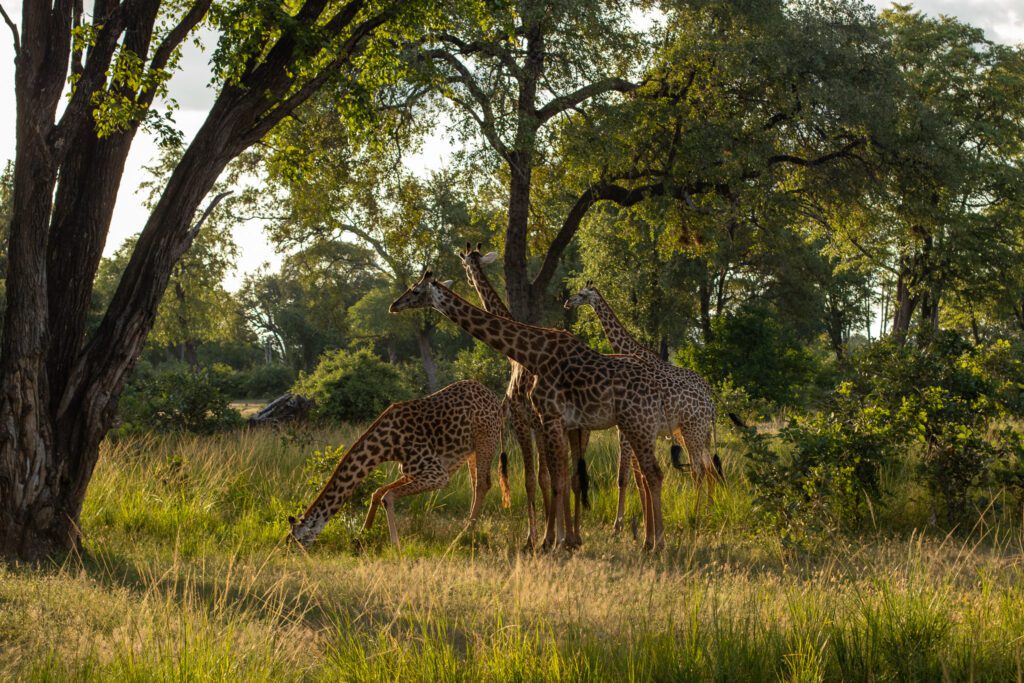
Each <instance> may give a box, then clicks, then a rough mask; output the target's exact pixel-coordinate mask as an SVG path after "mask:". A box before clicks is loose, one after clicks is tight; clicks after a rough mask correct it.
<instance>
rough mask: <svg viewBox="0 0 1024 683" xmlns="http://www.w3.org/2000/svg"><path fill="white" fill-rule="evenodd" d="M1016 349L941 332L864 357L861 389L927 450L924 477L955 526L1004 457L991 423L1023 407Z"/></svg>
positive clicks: (901, 433) (900, 433) (911, 441)
mask: <svg viewBox="0 0 1024 683" xmlns="http://www.w3.org/2000/svg"><path fill="white" fill-rule="evenodd" d="M1008 351H1009V347H1008V346H1006V345H1005V344H996V345H994V346H993V347H991V348H984V347H981V348H975V347H972V346H971V345H970V344H968V343H967V342H966V340H964V339H963V338H962V337H960V336H959V335H957V334H956V333H954V332H941V333H938V334H936V335H934V336H933V337H932V338H931V339H930V340H929V341H928V343H927V344H924V345H921V346H918V345H906V346H899V345H895V344H878V345H875V346H874V347H872V348H871V349H869V350H868V351H866V352H865V353H864V354H863V357H862V358H860V359H858V366H857V370H858V373H857V379H856V380H855V383H856V385H857V387H858V388H857V391H859V392H860V393H861V395H862V396H863V400H864V401H866V402H870V403H871V404H873V405H875V406H878V407H879V408H880V409H882V410H886V411H888V412H889V414H890V415H891V420H892V424H893V427H894V430H893V433H894V435H895V437H894V438H895V439H897V440H900V441H902V443H903V444H905V445H906V446H912V445H916V446H917V447H918V448H920V449H921V458H922V466H921V468H922V474H923V476H924V480H925V481H926V482H927V483H928V485H929V487H930V488H931V490H932V491H933V492H934V493H935V494H936V495H937V496H938V497H939V499H940V500H941V501H942V503H943V506H944V509H945V516H946V519H947V521H948V522H949V523H951V524H952V523H956V522H958V521H960V520H961V519H962V518H963V516H964V514H965V512H966V509H967V503H968V496H969V493H970V490H971V487H972V486H973V485H974V484H976V483H978V482H979V480H980V478H981V477H982V476H983V475H984V474H985V473H986V471H987V470H988V469H989V468H990V467H991V465H992V464H993V463H994V462H995V460H996V458H997V457H998V455H999V453H998V451H997V448H996V445H995V444H994V443H993V441H992V440H991V439H990V438H989V435H988V431H989V427H990V425H991V424H992V422H993V420H995V419H997V418H1000V417H1004V416H1007V415H1011V414H1013V411H1015V410H1019V404H1018V403H1017V400H1018V399H1019V388H1018V389H1016V390H1014V389H1013V387H1014V385H1015V384H1016V385H1019V383H1020V375H1019V374H1018V373H1019V368H1020V365H1019V363H1020V359H1019V358H1018V359H1016V361H1014V360H1013V359H1012V357H1010V356H1009V355H1008ZM1004 372H1009V373H1010V374H1008V375H1004V374H1003V373H1004Z"/></svg>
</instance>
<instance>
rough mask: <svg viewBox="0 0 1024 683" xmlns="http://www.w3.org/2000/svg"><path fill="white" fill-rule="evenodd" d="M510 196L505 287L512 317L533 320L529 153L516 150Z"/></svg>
mask: <svg viewBox="0 0 1024 683" xmlns="http://www.w3.org/2000/svg"><path fill="white" fill-rule="evenodd" d="M511 157H512V158H511V161H510V168H509V171H510V172H511V182H510V185H509V198H508V225H507V227H506V228H505V291H506V294H507V295H508V308H509V311H510V312H511V313H512V317H513V318H515V319H516V320H521V321H524V322H534V321H535V320H536V318H537V317H538V314H539V311H535V310H534V308H535V307H534V302H533V301H532V298H533V297H532V296H531V291H530V290H531V288H530V275H529V271H528V264H529V255H528V253H527V234H528V230H529V219H530V182H531V175H532V172H533V168H532V165H531V158H530V154H529V153H528V152H527V153H513V154H512V155H511Z"/></svg>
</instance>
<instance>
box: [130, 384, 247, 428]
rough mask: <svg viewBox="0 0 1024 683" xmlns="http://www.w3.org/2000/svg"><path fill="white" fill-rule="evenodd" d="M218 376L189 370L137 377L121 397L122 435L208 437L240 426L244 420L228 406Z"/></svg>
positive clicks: (226, 397) (227, 400)
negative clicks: (169, 433) (146, 434)
mask: <svg viewBox="0 0 1024 683" xmlns="http://www.w3.org/2000/svg"><path fill="white" fill-rule="evenodd" d="M219 374H220V373H219V372H218V371H216V370H214V371H209V370H201V371H199V372H194V371H192V370H189V369H187V368H176V369H172V370H165V371H162V372H152V373H146V372H145V371H143V372H141V373H137V376H136V378H135V379H133V381H132V382H131V383H129V385H128V386H127V387H126V388H125V391H124V393H123V394H122V396H121V402H120V404H119V411H120V415H121V420H122V425H121V427H120V429H119V430H118V431H119V433H120V434H122V435H125V434H144V433H146V432H192V433H198V434H209V433H211V432H215V431H218V430H221V429H229V428H231V427H238V426H240V425H241V424H242V416H241V415H240V414H239V413H238V411H236V410H234V409H233V408H231V407H230V405H229V404H228V402H229V397H228V396H227V395H226V394H225V393H224V392H223V391H222V389H221V386H220V381H219V380H218V375H219Z"/></svg>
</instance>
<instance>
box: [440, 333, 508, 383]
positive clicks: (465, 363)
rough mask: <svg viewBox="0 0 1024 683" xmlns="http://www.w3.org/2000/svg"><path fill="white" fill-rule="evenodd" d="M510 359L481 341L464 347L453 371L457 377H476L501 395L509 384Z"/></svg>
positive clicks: (456, 359) (456, 358) (457, 357)
mask: <svg viewBox="0 0 1024 683" xmlns="http://www.w3.org/2000/svg"><path fill="white" fill-rule="evenodd" d="M508 367H509V366H508V359H507V358H505V356H503V355H501V354H500V353H498V352H497V351H495V350H494V349H492V348H491V347H489V346H487V345H486V344H484V343H483V342H481V341H477V342H476V343H475V344H474V345H473V346H472V347H470V348H468V349H462V350H461V351H459V353H458V355H456V356H455V363H454V364H453V373H454V375H455V378H456V379H475V380H476V381H477V382H480V383H482V384H484V385H485V386H487V387H489V388H490V389H491V391H493V392H495V393H496V394H498V395H499V396H502V395H504V393H505V385H507V384H508V372H509V371H508Z"/></svg>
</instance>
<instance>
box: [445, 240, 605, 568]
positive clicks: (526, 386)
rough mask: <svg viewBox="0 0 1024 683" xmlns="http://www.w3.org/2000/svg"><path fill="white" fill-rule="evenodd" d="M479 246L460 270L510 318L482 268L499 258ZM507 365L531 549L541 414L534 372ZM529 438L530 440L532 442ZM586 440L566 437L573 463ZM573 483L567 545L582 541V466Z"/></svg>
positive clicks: (543, 479) (543, 466)
mask: <svg viewBox="0 0 1024 683" xmlns="http://www.w3.org/2000/svg"><path fill="white" fill-rule="evenodd" d="M481 246H482V245H480V244H477V245H476V249H473V248H472V245H471V244H470V243H469V242H467V243H466V251H464V252H462V251H460V252H459V258H461V259H462V267H463V268H464V269H465V271H466V278H467V279H468V280H469V284H470V285H471V286H472V287H473V289H475V290H476V293H477V296H479V297H480V302H481V304H482V305H483V309H484V310H485V311H487V312H489V313H493V314H494V315H497V316H500V317H502V318H509V319H512V313H511V312H509V310H508V307H507V306H505V302H504V301H502V300H501V296H499V295H498V292H497V291H496V290H495V289H494V286H493V285H492V284H491V281H490V280H489V279H488V278H487V274H486V273H485V272H484V269H483V266H484V265H487V264H490V263H494V261H496V260H497V258H498V255H497V254H496V253H495V252H493V251H492V252H490V253H489V254H486V255H481V253H480V247H481ZM509 364H510V365H511V366H512V371H511V373H510V376H509V382H508V388H507V389H506V390H505V401H506V402H507V404H508V406H509V410H510V418H511V423H512V429H513V432H514V433H515V435H516V441H517V442H518V443H519V450H520V452H521V453H522V454H523V474H524V477H525V479H526V509H527V518H528V522H529V528H530V531H529V536H528V538H527V541H526V545H527V547H528V548H534V547H536V546H537V541H538V539H537V530H536V511H535V502H534V501H535V499H536V493H535V489H536V477H535V476H534V469H533V468H534V461H533V450H532V447H531V446H532V443H533V442H534V441H536V444H537V455H538V458H537V459H538V462H539V465H540V487H541V494H542V495H543V497H544V509H545V510H547V508H548V506H549V505H550V492H549V486H550V473H549V471H548V467H547V458H546V455H545V453H546V451H545V448H544V434H543V431H542V429H541V422H540V415H539V414H538V413H537V411H536V410H534V408H533V404H532V403H531V401H530V392H531V390H532V388H533V384H534V378H533V373H531V372H530V371H529V370H527V369H526V368H524V367H523V366H522V365H521V364H520V363H517V362H516V361H514V360H512V359H509ZM531 435H532V437H533V439H531ZM588 441H589V434H587V433H585V432H584V433H576V432H573V433H570V434H569V446H570V449H571V451H572V456H573V462H576V463H580V462H581V460H582V458H583V453H582V452H579V451H580V449H581V448H583V449H585V448H586V443H587V442H588ZM581 475H582V476H581ZM572 483H573V492H574V493H575V495H576V506H575V511H574V515H573V527H572V531H571V532H570V534H569V535H570V536H571V538H570V539H569V543H570V545H571V544H578V543H579V542H581V538H580V517H581V507H582V505H583V504H584V502H585V500H586V494H587V479H586V470H585V463H583V464H578V465H577V467H576V468H574V470H573V478H572Z"/></svg>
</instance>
